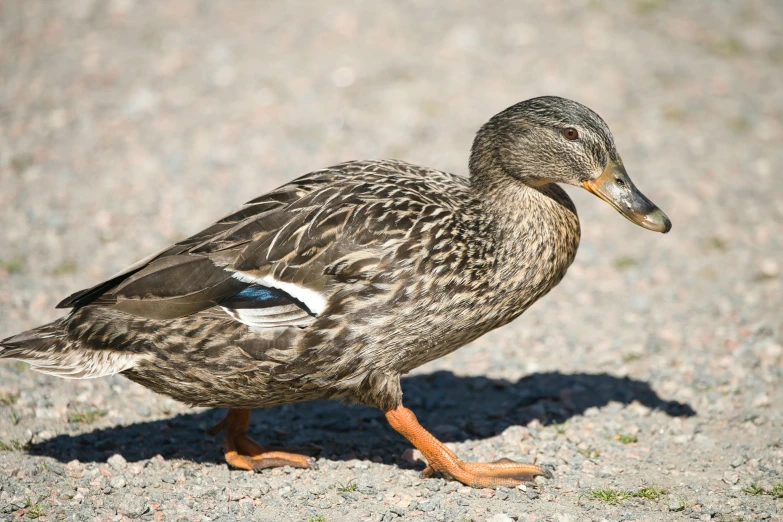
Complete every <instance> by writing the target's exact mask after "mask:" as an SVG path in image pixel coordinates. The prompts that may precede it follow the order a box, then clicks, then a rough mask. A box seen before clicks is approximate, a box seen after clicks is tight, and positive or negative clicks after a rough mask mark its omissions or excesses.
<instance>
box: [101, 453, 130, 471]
mask: <svg viewBox="0 0 783 522" xmlns="http://www.w3.org/2000/svg"><path fill="white" fill-rule="evenodd" d="M106 462H108V463H109V466H111V467H112V468H114V469H116V470H117V471H120V470H123V469H125V466H127V465H128V461H126V460H125V457H123V456H122V455H120V454H119V453H115V454H114V455H112V456H111V457H109V459H108V460H107V461H106Z"/></svg>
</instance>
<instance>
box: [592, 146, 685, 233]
mask: <svg viewBox="0 0 783 522" xmlns="http://www.w3.org/2000/svg"><path fill="white" fill-rule="evenodd" d="M582 185H583V186H584V188H585V189H587V190H588V191H590V192H592V193H593V194H595V195H596V196H598V197H599V198H601V199H603V200H604V201H606V202H607V203H609V204H610V205H612V206H613V207H614V208H615V209H616V210H617V211H618V212H619V213H620V214H622V215H623V216H625V217H626V218H627V219H628V220H629V221H632V222H634V223H636V224H637V225H639V226H640V227H643V228H646V229H647V230H654V231H655V232H663V233H664V234H665V233H666V232H668V231H669V230H671V229H672V222H671V221H670V220H669V218H668V217H666V214H664V213H663V211H662V210H661V209H659V208H658V207H657V206H655V203H653V202H652V201H650V200H649V199H647V197H646V196H645V195H644V194H642V193H641V192H639V189H637V188H636V186H635V185H634V184H633V182H632V181H631V178H630V177H628V173H627V172H626V171H625V168H624V167H623V166H622V165H618V164H617V163H615V162H613V161H611V160H610V161H609V164H608V165H607V166H606V168H605V169H604V171H603V172H602V173H601V175H600V176H598V177H597V178H596V179H594V180H589V181H585V182H583V183H582Z"/></svg>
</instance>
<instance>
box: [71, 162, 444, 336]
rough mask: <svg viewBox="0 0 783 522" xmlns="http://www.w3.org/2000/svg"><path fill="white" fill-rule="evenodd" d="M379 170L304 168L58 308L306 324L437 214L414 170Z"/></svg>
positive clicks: (370, 166)
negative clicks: (210, 313) (209, 314)
mask: <svg viewBox="0 0 783 522" xmlns="http://www.w3.org/2000/svg"><path fill="white" fill-rule="evenodd" d="M388 168H389V165H387V164H385V163H380V162H378V163H356V164H344V165H341V166H337V167H333V168H331V169H326V170H324V171H318V172H314V173H311V174H309V175H306V176H304V177H302V178H299V179H298V180H296V181H294V182H291V183H289V184H287V185H285V186H283V187H281V188H279V189H277V190H275V191H273V192H271V193H269V194H266V195H264V196H262V197H260V198H257V199H254V200H252V201H250V202H248V203H247V204H245V205H244V206H243V207H241V208H240V209H239V210H238V211H236V212H234V213H233V214H231V215H229V216H227V217H225V218H223V219H221V220H220V221H218V222H217V223H215V224H214V225H212V226H211V227H209V228H207V229H206V230H204V231H202V232H200V233H198V234H195V235H194V236H192V237H190V238H188V239H186V240H184V241H182V242H180V243H178V244H176V245H174V246H172V247H171V248H169V249H166V250H164V251H162V252H160V253H159V254H157V255H155V256H152V257H151V258H148V259H146V260H144V261H142V262H140V263H137V264H136V265H133V266H132V267H130V268H129V269H127V270H125V271H123V272H122V273H120V274H118V275H116V276H114V277H112V278H110V279H109V280H107V281H105V282H103V283H101V284H99V285H96V286H94V287H92V288H89V289H86V290H82V291H81V292H77V293H75V294H73V295H72V296H70V297H68V298H67V299H65V300H64V301H63V302H62V303H60V304H59V305H58V306H59V307H61V308H68V307H81V306H87V305H90V306H105V307H111V308H113V309H116V310H119V311H122V312H126V313H129V314H133V315H136V316H141V317H147V318H151V319H173V318H177V317H183V316H186V315H191V314H195V313H199V312H202V311H205V310H208V309H213V308H214V309H215V310H216V311H223V312H224V313H226V314H228V315H229V316H230V317H232V318H234V319H235V320H237V321H240V322H243V323H246V324H248V325H249V326H251V327H256V328H264V327H274V326H294V325H295V326H305V325H307V324H310V322H312V321H313V319H314V317H316V316H318V315H319V314H321V313H323V312H324V310H326V308H327V306H328V303H329V301H330V299H331V298H332V297H333V295H334V294H335V293H336V292H337V291H339V290H340V289H341V288H342V287H344V286H345V285H349V284H355V283H357V282H361V281H366V280H368V279H369V278H370V276H371V275H372V274H376V273H378V271H379V270H382V265H384V263H388V262H389V260H390V259H391V258H393V257H396V254H399V253H400V252H399V250H400V248H404V245H406V244H407V245H408V248H410V245H414V244H416V243H417V241H418V238H417V237H416V233H417V232H416V231H417V230H418V232H419V233H422V231H424V230H428V228H427V227H428V226H429V227H430V228H431V225H432V221H434V220H435V219H436V218H440V219H442V217H443V216H442V213H443V212H444V210H443V208H442V206H441V205H439V204H438V203H437V202H435V201H430V197H429V196H428V194H427V191H424V190H421V186H417V183H419V184H420V183H421V178H420V177H417V176H415V175H408V176H407V177H406V176H405V175H404V173H400V175H399V176H397V177H395V176H389V173H388V172H387V171H384V169H387V170H388ZM428 223H429V225H428Z"/></svg>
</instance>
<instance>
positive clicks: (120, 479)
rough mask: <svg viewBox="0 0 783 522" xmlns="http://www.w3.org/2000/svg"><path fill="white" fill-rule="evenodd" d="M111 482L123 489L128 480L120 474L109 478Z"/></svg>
mask: <svg viewBox="0 0 783 522" xmlns="http://www.w3.org/2000/svg"><path fill="white" fill-rule="evenodd" d="M109 484H110V485H111V487H113V488H114V489H122V488H124V487H125V486H126V484H127V482H125V477H123V476H122V475H118V476H116V477H112V478H111V480H109Z"/></svg>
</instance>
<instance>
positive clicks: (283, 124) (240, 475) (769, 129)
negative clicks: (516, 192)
mask: <svg viewBox="0 0 783 522" xmlns="http://www.w3.org/2000/svg"><path fill="white" fill-rule="evenodd" d="M0 80H1V81H0V230H2V248H1V249H0V289H1V290H0V337H5V336H7V335H11V334H14V333H17V332H19V331H21V330H24V329H27V328H30V327H33V326H36V325H38V324H41V323H44V322H47V321H50V320H52V319H55V318H56V317H58V316H59V315H60V314H61V311H58V310H55V309H54V305H55V304H56V303H57V302H58V301H59V300H60V299H61V298H62V297H64V296H65V295H67V294H69V293H71V292H72V291H75V290H77V289H80V288H83V287H85V286H89V285H91V284H92V283H95V282H97V281H98V280H100V279H102V278H104V277H106V276H108V275H110V274H112V273H114V272H116V271H118V270H120V269H122V268H123V267H125V266H126V265H129V264H131V263H132V262H134V261H136V260H137V259H139V258H141V257H144V256H146V255H147V254H149V253H151V252H153V251H155V250H157V249H158V248H161V247H163V246H166V245H167V244H169V243H170V242H172V241H175V240H177V239H180V238H182V237H185V236H186V235H188V234H190V233H193V232H195V231H196V230H199V229H200V228H202V227H203V226H205V225H207V224H209V223H211V222H212V221H213V220H214V219H216V218H217V217H219V216H221V215H223V214H226V213H228V212H229V211H230V210H231V209H232V208H234V207H236V206H237V205H238V204H240V203H241V202H243V201H246V200H248V199H251V198H252V197H255V196H257V195H259V194H261V193H264V192H265V191H268V190H270V189H273V188H275V187H276V186H278V185H279V184H281V183H283V182H285V181H287V180H290V179H292V178H293V177H295V176H297V175H300V174H302V173H305V172H308V171H310V170H313V169H316V168H320V167H323V166H326V165H330V164H334V163H337V162H340V161H344V160H348V159H358V158H372V157H376V158H399V159H405V160H408V161H411V162H415V163H420V164H424V165H428V166H432V167H436V168H441V169H444V170H450V171H454V172H460V173H465V172H466V163H467V154H468V150H469V147H470V143H471V139H472V136H473V133H474V132H475V131H476V129H477V128H478V126H479V125H480V124H482V123H483V122H484V121H485V120H486V119H488V118H489V117H490V116H491V115H493V114H495V113H496V112H498V111H499V110H501V109H503V108H505V107H507V106H508V105H511V104H512V103H515V102H517V101H520V100H522V99H525V98H528V97H532V96H535V95H541V94H557V95H563V96H567V97H570V98H574V99H577V100H579V101H581V102H583V103H585V104H587V105H589V106H590V107H592V108H593V109H595V110H596V111H597V112H599V113H600V114H601V115H602V116H603V117H604V118H605V119H606V120H607V122H608V123H609V125H610V127H611V128H612V129H613V131H614V134H615V137H616V140H617V142H618V145H619V147H620V150H621V152H622V154H623V157H624V160H625V163H626V165H627V166H628V168H629V171H630V172H631V175H632V176H633V178H634V180H635V181H636V182H637V184H638V185H639V186H640V187H641V189H642V190H643V191H644V192H645V193H646V194H647V195H648V196H650V197H651V199H653V200H654V201H655V202H656V203H658V204H659V205H660V206H661V208H663V209H664V210H665V211H666V212H667V213H668V215H669V217H671V219H672V221H673V223H674V229H673V231H672V233H670V234H669V235H667V236H661V235H658V234H652V233H650V232H647V231H644V230H642V229H640V228H638V227H635V226H633V225H632V224H630V223H628V222H626V221H625V220H623V219H622V218H621V217H620V216H618V215H617V214H616V212H614V211H613V210H612V209H611V208H609V207H608V206H607V205H605V204H603V203H602V202H600V201H599V200H597V199H596V198H593V197H591V196H589V195H588V194H585V193H582V192H574V191H572V192H574V196H573V197H574V199H575V201H576V203H577V206H578V207H579V209H580V214H581V218H582V223H583V242H582V246H581V249H580V252H579V255H578V257H577V260H576V263H575V264H574V266H573V267H572V268H571V271H570V272H569V274H568V276H567V277H566V279H565V281H564V282H563V283H562V284H561V285H560V286H559V287H558V288H557V289H555V291H553V292H552V293H551V294H550V295H548V296H547V297H546V298H545V299H544V300H543V301H542V302H541V303H538V304H537V305H536V306H534V307H533V309H532V310H530V311H529V312H528V313H527V314H526V315H525V316H523V317H522V318H520V319H519V320H517V321H515V322H514V323H512V324H511V325H509V326H507V327H505V328H503V329H500V330H498V331H495V332H492V333H491V334H489V335H486V336H484V337H483V338H481V339H479V340H478V341H476V342H474V343H472V344H471V345H469V346H467V347H465V348H463V349H462V350H460V351H458V352H456V353H454V354H452V355H450V356H448V357H445V358H443V359H441V360H438V361H435V362H433V363H431V364H428V365H427V366H424V367H422V368H420V369H419V370H418V371H416V372H415V373H414V374H412V375H411V376H409V377H408V378H406V379H405V381H404V383H403V387H404V390H405V394H406V395H405V397H406V399H405V400H406V404H407V405H408V406H410V407H411V408H413V409H414V410H415V411H416V413H417V414H418V415H419V419H420V420H421V421H422V423H423V424H424V425H425V426H427V427H429V428H431V429H432V431H433V432H434V433H435V434H436V435H437V436H439V437H441V438H442V439H443V440H444V441H447V442H449V443H450V445H451V446H452V447H453V449H454V450H455V451H456V452H457V453H458V454H459V455H461V456H462V457H464V458H466V459H476V460H478V459H482V460H493V459H497V458H501V457H509V458H513V459H518V460H522V461H533V462H539V463H544V464H547V465H550V466H552V467H553V468H554V469H555V478H554V479H553V480H540V481H539V482H536V483H534V484H532V483H531V484H529V485H528V486H526V487H525V488H524V489H504V488H499V489H497V490H489V489H487V490H473V489H470V488H466V487H463V486H462V485H460V484H459V483H456V482H449V481H444V480H443V479H422V478H420V477H419V472H420V470H421V469H423V467H424V465H423V463H422V462H421V461H420V459H418V458H417V454H416V453H415V452H412V451H410V449H409V448H410V446H409V444H407V442H406V441H405V440H404V439H403V438H402V437H401V436H399V435H397V434H396V433H395V432H394V431H393V430H391V428H389V427H388V426H387V425H386V423H385V421H384V419H383V416H382V414H381V413H380V412H379V411H376V410H372V409H369V408H364V407H359V406H344V405H341V404H338V403H320V402H319V403H308V404H298V405H292V406H285V407H280V408H275V409H269V410H263V411H256V413H255V414H254V422H253V427H252V433H253V435H254V436H255V437H256V438H257V439H259V440H261V441H264V442H268V443H272V444H278V445H282V444H285V445H289V446H292V447H300V448H305V449H310V450H312V451H315V452H317V453H318V457H319V459H318V463H319V466H320V467H319V469H318V470H317V471H302V470H291V469H275V470H268V471H265V472H263V473H260V474H252V473H248V472H244V471H236V470H230V469H228V467H227V466H226V464H225V463H224V462H223V460H222V455H221V452H220V440H219V438H213V437H209V436H207V435H206V434H205V429H207V428H208V427H210V426H211V425H212V424H213V423H215V422H216V421H217V420H218V419H220V418H221V416H222V414H223V412H222V411H218V410H206V409H198V408H187V407H184V406H182V405H180V404H177V403H175V402H173V401H171V400H169V399H166V398H164V397H160V396H156V395H154V394H153V393H151V392H149V391H147V390H146V389H144V388H142V387H140V386H138V385H135V384H133V383H131V382H129V381H126V380H124V379H123V378H121V377H113V378H107V379H99V380H89V381H66V380H58V379H56V378H50V377H46V376H42V375H39V374H36V373H34V372H31V371H29V370H28V369H27V368H26V365H24V364H18V363H13V362H5V361H4V362H2V363H0V449H2V450H3V451H0V520H12V519H16V518H19V517H25V516H26V517H28V518H36V517H39V519H40V520H101V521H102V520H113V521H117V520H128V519H132V518H139V517H140V518H141V519H144V520H199V521H200V520H221V521H228V520H263V521H288V520H291V521H302V522H306V521H312V522H320V521H328V522H339V521H355V520H367V521H376V522H377V521H384V522H388V521H395V520H400V521H402V520H405V521H408V520H411V521H414V520H415V521H429V520H437V521H464V522H467V521H471V520H472V521H475V522H483V521H485V520H491V521H492V522H502V521H505V522H508V521H510V520H516V521H534V520H537V521H556V522H566V521H570V522H577V521H602V520H607V521H613V522H614V521H620V520H648V521H659V520H686V519H695V520H704V521H706V520H717V521H725V522H737V521H750V520H770V521H777V522H780V521H781V520H783V463H782V461H783V411H782V410H781V404H783V389H782V388H781V381H782V378H783V364H781V363H782V359H783V347H782V346H781V344H783V318H782V317H783V316H782V314H781V305H782V304H783V274H781V271H782V270H783V255H781V253H782V252H783V234H781V227H782V225H783V189H781V174H780V172H781V169H782V168H783V148H782V147H781V145H780V143H781V141H783V9H781V5H780V3H776V2H750V1H739V0H738V1H722V2H706V1H705V2H677V3H671V4H670V3H667V2H665V1H662V0H638V1H628V2H622V3H621V2H608V1H574V2H563V1H550V2H546V3H545V4H544V3H540V4H539V3H532V2H531V3H521V2H508V3H501V2H497V3H495V2H493V3H480V2H456V1H452V2H449V3H448V5H446V4H445V3H438V4H435V3H430V2H395V3H393V4H392V3H385V4H380V3H376V2H354V3H351V2H348V3H345V2H340V3H338V2H329V3H328V5H327V4H326V3H319V4H315V3H312V4H310V3H303V2H290V3H281V2H276V3H264V4H263V7H262V4H260V3H252V2H241V3H240V2H232V3H227V2H225V3H224V2H221V3H218V2H209V1H202V2H190V1H184V0H169V1H167V2H165V3H164V2H160V3H155V2H151V1H150V2H142V1H133V0H112V1H105V2H103V1H93V0H78V1H77V0H68V1H64V0H63V1H54V0H52V1H49V2H29V1H24V0H6V1H3V2H2V3H0ZM776 486H777V487H778V489H775V488H776ZM776 493H777V496H776Z"/></svg>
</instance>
